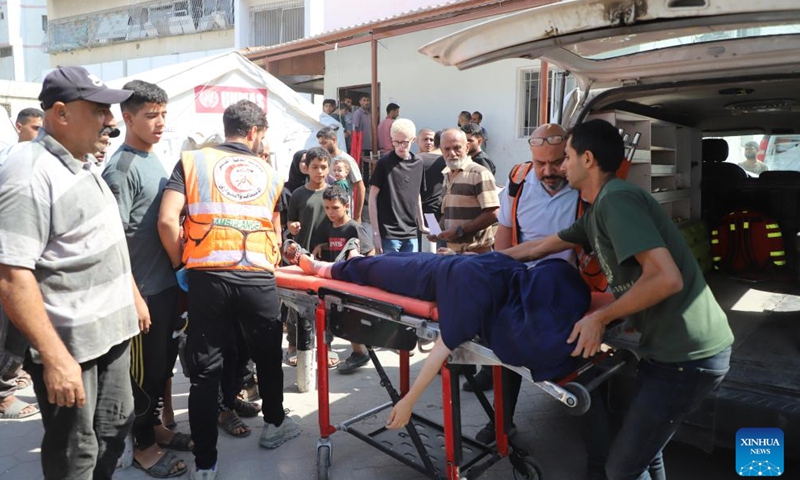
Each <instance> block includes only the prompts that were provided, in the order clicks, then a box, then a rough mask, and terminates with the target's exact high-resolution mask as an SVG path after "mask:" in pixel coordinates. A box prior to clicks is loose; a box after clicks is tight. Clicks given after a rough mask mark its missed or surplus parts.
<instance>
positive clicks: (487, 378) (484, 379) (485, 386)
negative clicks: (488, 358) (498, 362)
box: [461, 367, 494, 392]
mask: <svg viewBox="0 0 800 480" xmlns="http://www.w3.org/2000/svg"><path fill="white" fill-rule="evenodd" d="M475 383H477V384H478V389H479V390H480V391H481V392H486V391H489V390H491V389H492V388H494V382H493V380H492V369H491V368H490V367H483V368H482V369H481V371H480V372H478V374H477V375H475ZM461 388H462V389H463V390H464V391H465V392H474V391H475V390H473V389H472V385H471V384H470V383H469V382H464V384H463V385H462V386H461Z"/></svg>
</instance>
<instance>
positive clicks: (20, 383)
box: [16, 369, 33, 390]
mask: <svg viewBox="0 0 800 480" xmlns="http://www.w3.org/2000/svg"><path fill="white" fill-rule="evenodd" d="M16 381H17V390H23V389H26V388H28V387H30V386H31V385H32V384H33V379H32V378H31V375H30V374H29V373H28V372H26V371H25V370H22V369H20V371H19V374H18V375H17V378H16Z"/></svg>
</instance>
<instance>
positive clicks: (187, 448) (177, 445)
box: [158, 432, 194, 452]
mask: <svg viewBox="0 0 800 480" xmlns="http://www.w3.org/2000/svg"><path fill="white" fill-rule="evenodd" d="M158 446H159V447H161V448H167V449H170V450H175V451H176V452H191V451H192V449H193V448H194V442H192V437H191V436H190V435H187V434H185V433H182V432H175V435H173V436H172V440H170V441H169V443H161V442H159V443H158Z"/></svg>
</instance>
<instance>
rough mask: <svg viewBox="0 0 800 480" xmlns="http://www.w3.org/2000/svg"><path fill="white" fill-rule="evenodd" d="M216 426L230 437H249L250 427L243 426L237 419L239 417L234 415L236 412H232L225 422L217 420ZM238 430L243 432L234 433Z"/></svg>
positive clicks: (240, 420)
mask: <svg viewBox="0 0 800 480" xmlns="http://www.w3.org/2000/svg"><path fill="white" fill-rule="evenodd" d="M217 424H218V425H219V426H220V427H222V430H223V431H224V432H225V433H227V434H228V435H230V436H231V437H236V438H244V437H247V436H249V435H250V427H248V426H247V425H245V423H244V422H243V421H242V419H241V418H239V415H237V414H236V411H233V413H232V414H231V415H230V416H229V417H228V418H226V419H225V420H221V421H220V420H217ZM240 429H244V430H242V431H241V432H239V433H236V431H237V430H240Z"/></svg>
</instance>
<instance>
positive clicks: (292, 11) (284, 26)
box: [250, 0, 305, 47]
mask: <svg viewBox="0 0 800 480" xmlns="http://www.w3.org/2000/svg"><path fill="white" fill-rule="evenodd" d="M304 12H305V7H304V6H303V1H302V0H300V1H297V0H293V1H287V2H280V3H269V4H266V5H258V6H255V7H251V8H250V44H251V45H252V46H259V47H262V46H263V47H267V46H270V45H279V44H281V43H286V42H291V41H292V40H299V39H301V38H303V36H304V33H305V15H304Z"/></svg>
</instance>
